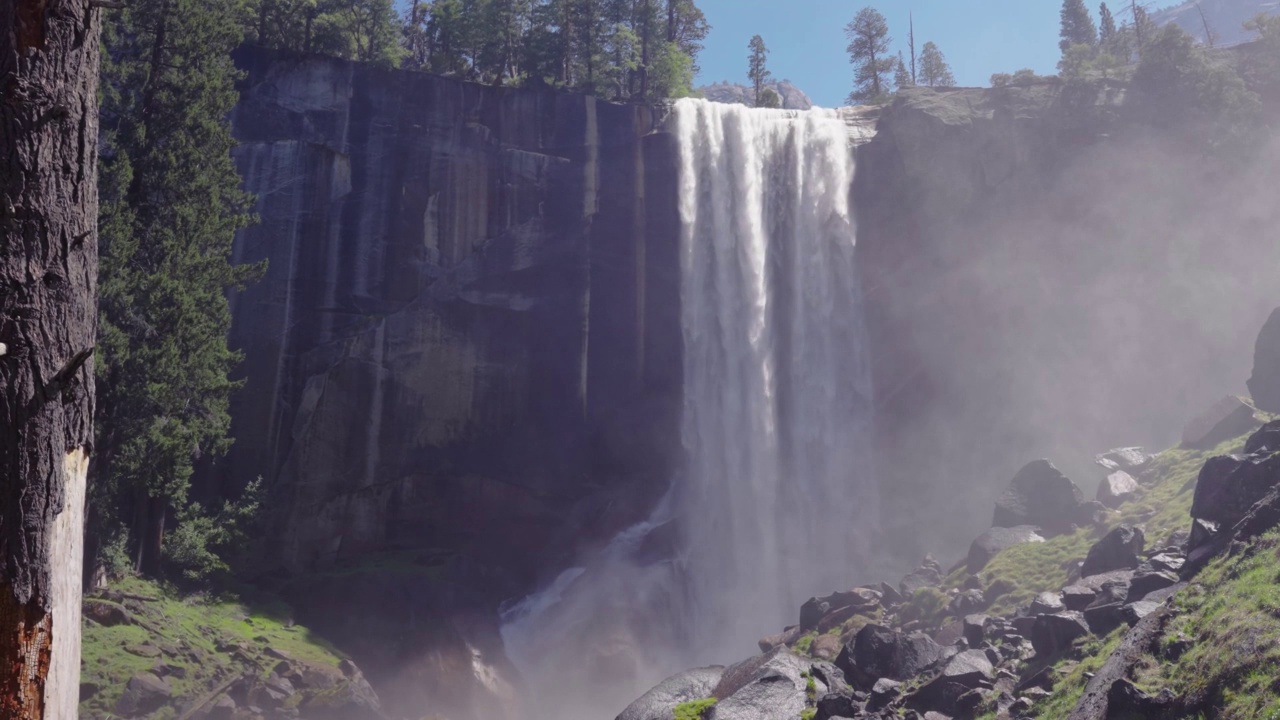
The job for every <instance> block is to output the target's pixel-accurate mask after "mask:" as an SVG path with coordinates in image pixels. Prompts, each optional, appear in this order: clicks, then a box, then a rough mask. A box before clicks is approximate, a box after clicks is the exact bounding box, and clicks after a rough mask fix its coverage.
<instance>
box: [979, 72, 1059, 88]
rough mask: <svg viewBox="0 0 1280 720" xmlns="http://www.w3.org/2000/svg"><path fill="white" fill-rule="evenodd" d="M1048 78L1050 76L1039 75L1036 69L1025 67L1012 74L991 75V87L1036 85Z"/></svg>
mask: <svg viewBox="0 0 1280 720" xmlns="http://www.w3.org/2000/svg"><path fill="white" fill-rule="evenodd" d="M1048 79H1049V78H1047V77H1045V76H1043V75H1037V74H1036V71H1035V70H1032V69H1031V68H1023V69H1021V70H1019V71H1017V72H1015V73H1013V74H1012V75H1010V74H1009V73H995V74H994V75H992V76H991V87H1019V86H1025V85H1034V84H1036V83H1038V82H1043V81H1045V80H1048Z"/></svg>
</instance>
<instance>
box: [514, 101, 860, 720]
mask: <svg viewBox="0 0 1280 720" xmlns="http://www.w3.org/2000/svg"><path fill="white" fill-rule="evenodd" d="M669 127H670V128H671V129H672V132H673V133H674V134H675V135H676V138H677V143H678V147H679V152H680V156H679V162H680V168H679V177H680V188H679V197H680V218H681V221H682V222H681V226H682V230H681V232H682V236H681V247H682V255H681V266H680V271H681V273H682V285H681V305H682V313H683V317H682V323H683V334H684V408H683V418H682V430H681V433H682V438H683V442H684V445H685V452H686V466H685V467H684V468H683V469H682V471H681V473H680V475H679V478H678V479H677V480H676V481H675V483H674V485H673V488H672V492H670V493H669V494H668V496H667V498H666V499H665V500H664V501H663V503H662V504H661V506H660V507H659V508H658V509H657V510H656V511H655V513H654V516H653V517H651V518H650V519H649V520H648V521H647V522H645V523H641V524H640V525H637V526H635V527H633V528H631V529H629V530H627V531H626V532H624V533H623V534H622V535H620V536H619V537H618V539H616V540H615V541H614V542H613V543H612V544H611V545H610V546H609V547H608V548H606V549H605V550H603V551H602V552H600V553H597V554H596V555H595V556H593V557H591V558H588V559H587V560H586V561H584V563H583V564H582V567H576V568H573V569H571V570H567V571H565V572H564V573H562V574H561V575H560V577H559V578H557V579H556V581H555V582H554V583H552V584H551V585H550V586H549V587H548V588H547V589H545V590H544V591H542V592H541V593H538V594H536V595H534V596H531V597H529V598H526V599H525V600H523V601H520V602H518V603H515V604H513V605H512V606H511V607H509V608H507V609H506V610H505V611H504V613H503V620H504V626H503V638H504V641H505V643H506V645H507V648H508V654H509V655H510V656H511V657H512V660H513V662H515V664H516V665H517V666H518V667H519V669H520V670H521V672H522V674H523V675H524V676H525V679H526V681H527V683H528V685H529V686H530V693H531V700H530V706H531V707H532V708H534V712H533V713H532V715H533V716H538V713H540V712H547V711H549V710H553V709H554V710H555V712H556V716H557V717H563V718H567V719H568V720H580V719H586V718H610V717H613V715H612V714H611V713H616V711H617V710H620V709H621V708H622V707H623V706H625V704H626V703H627V702H628V701H629V700H631V699H634V698H635V697H636V696H637V695H638V694H639V693H641V692H643V691H644V690H645V689H647V688H648V687H649V686H651V685H652V684H653V683H654V682H656V681H657V680H660V679H661V678H662V677H664V676H666V675H668V674H670V673H671V672H674V671H677V670H680V669H682V668H684V667H688V666H690V665H691V664H695V663H709V662H717V663H727V662H733V661H736V660H738V659H741V658H743V657H745V656H747V655H749V654H750V653H752V652H753V651H754V649H755V641H756V639H757V638H759V637H760V636H761V635H764V634H768V633H772V632H777V631H778V630H780V629H781V628H782V627H783V625H785V624H791V623H794V622H795V620H796V617H797V613H798V610H799V607H800V604H801V603H802V602H803V600H804V599H805V598H807V597H808V596H810V595H813V594H815V593H822V592H826V591H831V590H837V589H847V588H849V587H850V586H851V585H852V584H854V582H855V580H856V579H857V578H859V577H861V576H862V575H863V574H864V573H860V572H859V569H860V568H864V572H865V565H864V562H865V561H866V558H867V548H866V544H867V543H868V542H869V539H870V537H871V536H872V534H873V533H874V531H875V525H876V511H877V499H878V498H877V493H876V488H875V485H874V483H873V481H872V478H871V473H870V469H869V463H868V461H867V458H868V455H869V451H868V447H867V446H868V439H869V437H868V436H869V431H870V428H869V423H870V418H871V382H870V374H869V367H868V353H867V348H866V346H865V331H864V327H863V320H862V307H861V303H862V300H861V296H860V290H859V284H858V275H857V272H856V267H855V261H854V218H853V212H852V205H851V190H852V184H853V174H854V156H853V151H852V147H851V134H855V135H856V134H857V132H858V131H856V130H852V129H851V128H850V126H848V125H847V124H846V123H845V122H844V120H843V119H842V117H841V115H840V113H839V112H838V111H831V110H811V111H805V112H791V111H782V110H759V109H748V108H746V107H742V106H737V105H721V104H714V103H708V102H704V101H700V100H681V101H679V102H678V103H676V105H675V108H674V112H673V116H672V118H671V119H670V120H669ZM672 527H675V528H678V530H679V532H678V533H676V536H677V537H680V538H682V546H681V550H680V552H679V553H678V555H677V557H675V558H668V559H666V560H664V561H660V562H655V561H653V559H652V558H645V557H643V553H638V552H637V548H638V547H640V546H641V545H643V543H644V541H645V537H646V536H647V535H648V534H649V533H651V532H656V531H657V530H656V529H658V528H665V529H668V530H669V529H671V528H672ZM609 677H612V678H614V679H613V680H609V679H607V678H609ZM619 677H621V678H623V680H618V679H617V678H619ZM611 683H612V686H610V684H611ZM618 685H622V686H623V687H619V686H618ZM543 716H545V715H543Z"/></svg>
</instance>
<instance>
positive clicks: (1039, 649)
mask: <svg viewBox="0 0 1280 720" xmlns="http://www.w3.org/2000/svg"><path fill="white" fill-rule="evenodd" d="M1088 634H1089V624H1088V623H1086V622H1085V620H1084V615H1082V614H1080V613H1078V612H1075V611H1072V610H1067V611H1065V612H1060V613H1054V614H1052V615H1040V616H1038V617H1037V618H1036V619H1035V624H1034V625H1033V626H1032V628H1031V646H1032V647H1034V648H1035V650H1036V654H1037V655H1039V656H1040V657H1057V656H1059V655H1061V654H1062V653H1064V652H1066V650H1067V648H1069V647H1071V643H1073V642H1075V640H1076V639H1077V638H1082V637H1084V636H1086V635H1088Z"/></svg>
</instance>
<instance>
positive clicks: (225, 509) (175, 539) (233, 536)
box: [164, 478, 262, 582]
mask: <svg viewBox="0 0 1280 720" xmlns="http://www.w3.org/2000/svg"><path fill="white" fill-rule="evenodd" d="M261 499H262V479H261V478H259V479H258V480H256V481H254V482H252V483H250V484H249V486H248V487H247V488H245V491H244V493H243V494H242V495H241V496H240V498H239V499H238V500H236V501H234V502H231V501H227V502H224V503H223V505H222V509H221V510H219V511H218V512H217V514H215V515H209V514H207V513H205V512H204V509H203V508H202V507H201V506H200V503H192V504H191V505H188V506H187V507H185V508H182V509H181V511H179V512H178V525H177V526H176V527H175V528H174V529H173V532H171V533H169V535H168V536H167V537H165V540H164V555H165V560H166V561H167V562H168V564H169V565H170V566H171V567H173V568H175V569H177V570H179V571H180V572H181V573H182V576H183V578H185V579H186V580H189V581H193V582H202V581H205V580H208V579H209V578H210V577H211V576H213V575H214V574H216V573H225V572H227V571H228V570H230V567H229V566H228V565H227V562H226V560H227V559H228V558H231V557H234V556H236V555H237V554H239V553H240V552H242V551H243V550H244V548H245V546H246V543H247V542H248V539H249V531H250V528H251V527H252V525H253V523H254V522H255V521H256V520H257V518H258V511H259V507H260V505H261Z"/></svg>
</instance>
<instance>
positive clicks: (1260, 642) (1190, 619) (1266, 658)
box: [1141, 530, 1280, 720]
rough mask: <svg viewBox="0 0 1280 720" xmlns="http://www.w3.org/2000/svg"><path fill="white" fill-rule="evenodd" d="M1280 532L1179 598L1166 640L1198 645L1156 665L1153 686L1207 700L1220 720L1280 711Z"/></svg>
mask: <svg viewBox="0 0 1280 720" xmlns="http://www.w3.org/2000/svg"><path fill="white" fill-rule="evenodd" d="M1278 583H1280V530H1273V531H1271V532H1269V533H1267V534H1266V535H1263V536H1262V537H1261V538H1259V539H1258V540H1257V541H1256V542H1255V544H1254V545H1253V546H1252V547H1251V548H1250V550H1249V551H1247V552H1245V553H1241V554H1239V555H1237V556H1235V557H1220V558H1218V559H1217V560H1215V561H1214V562H1212V563H1210V564H1209V566H1208V567H1207V568H1205V569H1204V570H1203V571H1201V573H1200V575H1199V576H1198V577H1197V578H1196V581H1195V583H1194V584H1192V585H1191V586H1189V587H1188V588H1187V589H1186V590H1184V591H1183V592H1181V593H1179V594H1178V595H1177V600H1176V601H1175V602H1176V603H1177V609H1178V613H1177V615H1176V616H1175V617H1174V619H1173V620H1171V621H1170V625H1169V629H1168V632H1167V633H1166V636H1165V640H1164V642H1165V643H1166V645H1167V644H1168V643H1170V642H1173V641H1174V640H1175V639H1177V638H1179V637H1187V638H1190V639H1191V641H1192V644H1191V647H1190V649H1188V650H1187V651H1186V653H1185V654H1184V655H1183V656H1182V657H1181V658H1179V659H1178V661H1177V662H1174V663H1168V662H1165V663H1157V662H1152V663H1151V664H1150V666H1149V667H1148V668H1146V672H1144V673H1143V676H1142V677H1141V684H1142V685H1143V686H1144V687H1147V688H1156V689H1158V688H1162V687H1168V688H1169V689H1170V690H1172V691H1173V692H1174V693H1176V694H1177V695H1179V696H1181V697H1195V698H1202V699H1203V700H1204V701H1205V702H1206V703H1207V704H1209V705H1211V706H1212V707H1214V709H1215V712H1214V717H1215V718H1218V719H1219V720H1236V719H1240V720H1243V719H1244V718H1269V717H1273V716H1276V715H1275V713H1277V712H1280V680H1277V678H1278V677H1280V584H1278Z"/></svg>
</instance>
